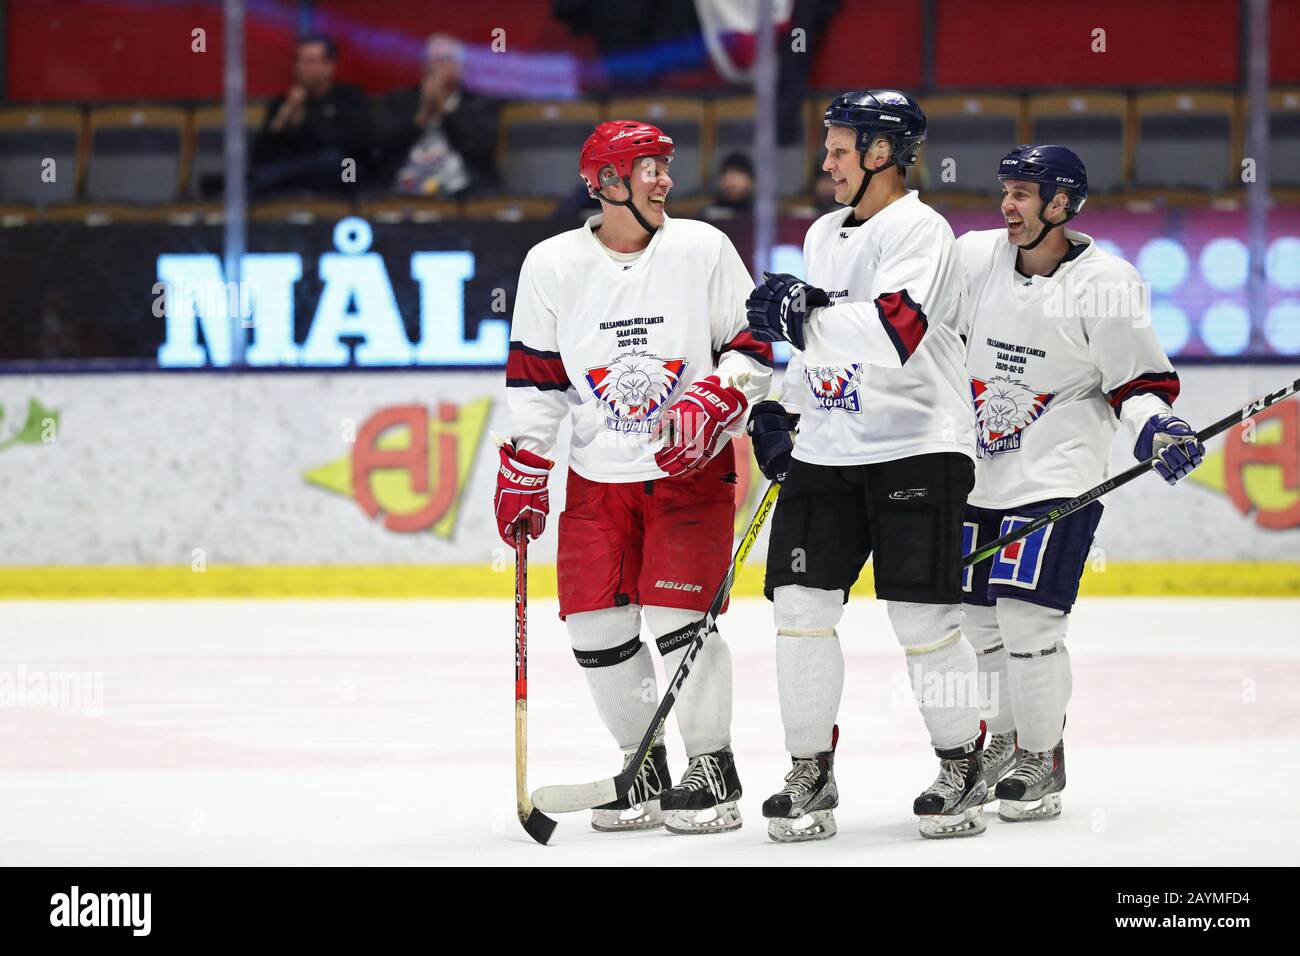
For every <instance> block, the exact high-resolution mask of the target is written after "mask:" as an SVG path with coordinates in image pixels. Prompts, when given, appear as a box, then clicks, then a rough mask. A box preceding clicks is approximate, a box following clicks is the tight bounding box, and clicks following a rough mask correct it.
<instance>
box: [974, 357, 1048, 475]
mask: <svg viewBox="0 0 1300 956" xmlns="http://www.w3.org/2000/svg"><path fill="white" fill-rule="evenodd" d="M970 388H971V397H972V399H973V400H974V402H975V420H976V423H977V425H978V428H979V455H980V457H981V458H983V457H984V456H985V455H996V454H997V453H998V452H1003V451H1018V450H1019V449H1020V434H1021V432H1023V431H1024V430H1025V429H1026V428H1028V427H1029V426H1030V425H1031V424H1033V422H1035V421H1036V420H1037V419H1038V417H1039V416H1040V415H1042V414H1043V412H1045V411H1046V410H1047V406H1048V404H1049V403H1050V402H1051V401H1052V399H1053V398H1055V397H1056V393H1055V392H1039V391H1036V390H1035V389H1033V388H1030V387H1029V386H1028V385H1026V384H1025V383H1024V382H1021V381H1018V380H1016V379H1013V378H1009V377H1008V376H1005V375H998V376H995V377H993V378H991V379H989V380H988V381H987V382H986V381H984V380H982V379H978V378H972V379H971V380H970Z"/></svg>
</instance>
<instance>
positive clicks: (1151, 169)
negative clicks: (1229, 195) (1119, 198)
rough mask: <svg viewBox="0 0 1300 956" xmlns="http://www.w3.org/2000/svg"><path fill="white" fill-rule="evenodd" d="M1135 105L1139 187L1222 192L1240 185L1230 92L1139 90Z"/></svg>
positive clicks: (1135, 179)
mask: <svg viewBox="0 0 1300 956" xmlns="http://www.w3.org/2000/svg"><path fill="white" fill-rule="evenodd" d="M1134 108H1135V113H1136V116H1137V127H1136V146H1135V147H1134V152H1133V185H1134V186H1135V187H1137V188H1139V189H1150V188H1161V189H1193V190H1201V191H1205V192H1221V191H1223V190H1226V189H1229V188H1231V187H1233V186H1238V185H1240V182H1241V180H1240V174H1239V170H1238V169H1237V168H1234V167H1235V157H1236V153H1237V148H1236V143H1237V140H1238V137H1239V135H1240V132H1239V129H1240V123H1239V120H1238V116H1237V102H1236V98H1235V97H1234V96H1233V95H1232V94H1230V93H1206V92H1200V91H1190V90H1185V91H1181V92H1167V93H1139V94H1138V95H1137V96H1136V97H1135V98H1134Z"/></svg>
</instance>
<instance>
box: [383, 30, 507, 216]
mask: <svg viewBox="0 0 1300 956" xmlns="http://www.w3.org/2000/svg"><path fill="white" fill-rule="evenodd" d="M463 57H464V49H463V47H462V46H461V44H460V42H459V41H458V40H455V39H453V38H452V37H449V36H446V35H444V34H434V35H433V36H432V37H430V38H429V42H428V46H427V47H426V50H425V63H424V76H423V78H422V80H421V82H420V85H419V87H418V88H413V89H408V90H399V91H398V92H396V93H393V94H391V95H390V96H389V97H388V99H387V101H386V103H385V110H384V112H385V114H386V122H385V131H384V133H383V134H382V137H381V144H380V149H379V153H380V155H379V157H378V158H379V161H380V167H381V169H382V173H381V177H383V178H384V179H386V180H388V181H391V182H392V184H393V188H394V189H396V190H397V191H398V192H401V193H406V194H408V195H416V196H463V195H465V194H467V193H481V192H484V191H488V190H491V189H493V188H495V187H496V186H497V184H498V182H499V180H498V176H497V170H496V150H497V125H498V119H499V114H500V104H499V103H498V102H496V101H495V100H492V99H490V98H488V97H485V96H480V95H478V94H476V93H473V92H471V91H470V90H467V89H465V88H464V87H463V86H462V85H461V73H462V61H463Z"/></svg>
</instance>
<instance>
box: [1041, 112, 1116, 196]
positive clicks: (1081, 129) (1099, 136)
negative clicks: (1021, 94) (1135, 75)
mask: <svg viewBox="0 0 1300 956" xmlns="http://www.w3.org/2000/svg"><path fill="white" fill-rule="evenodd" d="M1028 107H1029V135H1028V137H1027V139H1028V141H1029V142H1031V143H1054V144H1056V145H1059V146H1067V147H1069V148H1070V149H1072V150H1074V151H1075V152H1076V153H1078V154H1079V158H1080V159H1082V160H1083V164H1084V166H1086V167H1087V169H1088V194H1089V196H1092V195H1094V194H1100V195H1103V196H1104V195H1105V194H1107V193H1114V192H1118V191H1119V190H1121V189H1123V188H1124V185H1125V183H1126V182H1127V180H1128V176H1127V168H1128V165H1129V162H1128V157H1129V155H1130V153H1129V145H1130V142H1131V136H1130V133H1129V123H1128V111H1129V102H1128V97H1126V96H1124V95H1123V94H1120V93H1093V92H1083V91H1080V92H1076V93H1055V94H1047V95H1043V96H1031V97H1029V101H1028Z"/></svg>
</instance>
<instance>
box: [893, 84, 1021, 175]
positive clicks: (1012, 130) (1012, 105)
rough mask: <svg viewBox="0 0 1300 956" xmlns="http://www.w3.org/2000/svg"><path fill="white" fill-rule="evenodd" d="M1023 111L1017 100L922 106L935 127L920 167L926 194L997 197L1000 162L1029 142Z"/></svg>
mask: <svg viewBox="0 0 1300 956" xmlns="http://www.w3.org/2000/svg"><path fill="white" fill-rule="evenodd" d="M1021 107H1022V104H1021V101H1020V99H1019V98H1018V97H1014V96H975V95H970V96H965V95H960V96H958V95H953V96H931V97H927V98H925V99H924V100H922V102H921V108H922V109H924V110H925V115H926V119H927V120H928V121H929V123H928V127H929V131H928V134H927V135H926V139H925V146H923V147H922V149H921V159H920V162H919V163H918V165H919V166H920V167H921V169H922V176H923V179H922V183H923V185H924V187H925V189H927V190H929V191H933V192H947V193H966V194H970V195H974V196H987V195H991V194H992V193H993V192H995V191H996V189H997V174H998V162H999V161H1000V160H1001V159H1002V157H1003V156H1005V155H1006V154H1007V152H1008V151H1010V150H1011V148H1012V147H1014V146H1016V145H1018V144H1020V143H1023V142H1024V141H1025V137H1024V128H1023V124H1022V122H1021V117H1022V108H1021ZM946 160H950V161H951V164H950V165H949V164H946V163H945V161H946ZM909 180H910V177H909Z"/></svg>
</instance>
